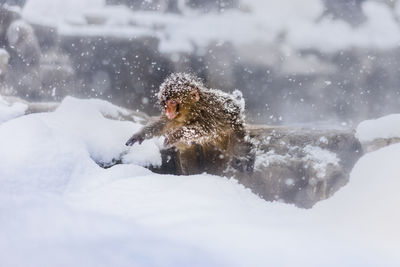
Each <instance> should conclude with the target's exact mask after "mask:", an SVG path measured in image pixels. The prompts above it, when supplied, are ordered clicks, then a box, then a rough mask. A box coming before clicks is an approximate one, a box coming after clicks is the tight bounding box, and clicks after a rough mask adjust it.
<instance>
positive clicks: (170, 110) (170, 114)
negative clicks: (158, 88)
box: [165, 99, 179, 120]
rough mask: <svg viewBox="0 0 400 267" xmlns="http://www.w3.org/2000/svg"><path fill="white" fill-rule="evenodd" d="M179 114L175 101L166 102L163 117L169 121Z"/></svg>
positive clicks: (177, 103)
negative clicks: (165, 116)
mask: <svg viewBox="0 0 400 267" xmlns="http://www.w3.org/2000/svg"><path fill="white" fill-rule="evenodd" d="M178 114H179V102H178V100H175V99H169V100H167V103H166V107H165V115H167V118H168V119H170V120H173V119H175V118H176V117H177V116H178Z"/></svg>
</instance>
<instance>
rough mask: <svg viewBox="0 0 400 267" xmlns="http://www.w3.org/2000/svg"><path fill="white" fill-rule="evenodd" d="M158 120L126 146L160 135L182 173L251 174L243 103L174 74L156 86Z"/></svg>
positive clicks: (238, 97)
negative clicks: (169, 148)
mask: <svg viewBox="0 0 400 267" xmlns="http://www.w3.org/2000/svg"><path fill="white" fill-rule="evenodd" d="M157 96H158V103H159V105H160V107H161V116H160V117H158V118H157V119H156V120H154V121H153V122H151V123H149V124H148V125H146V126H144V128H143V129H142V130H141V131H139V132H138V133H136V134H134V135H133V136H132V137H131V138H130V139H129V140H128V141H127V142H126V145H127V146H131V145H133V144H135V143H138V144H141V143H142V142H143V141H144V140H146V139H150V138H153V137H157V136H164V137H165V139H164V145H165V146H166V147H174V148H175V149H176V151H177V154H178V159H179V163H178V166H180V169H179V170H178V172H179V173H180V174H185V175H186V174H196V173H202V172H208V173H212V174H221V173H225V174H227V175H229V174H230V173H232V172H233V171H241V172H251V171H252V168H253V165H254V154H253V153H252V151H253V146H252V144H251V142H250V140H249V138H248V135H247V132H246V130H245V123H244V115H243V113H244V112H243V110H244V100H243V99H242V95H241V93H240V92H239V91H235V92H234V94H233V95H229V94H227V93H224V92H222V91H220V90H216V89H208V88H206V87H205V86H204V84H203V82H202V80H201V79H199V78H197V77H196V76H194V75H193V74H189V73H173V74H171V75H170V76H169V77H167V78H166V79H165V81H164V82H163V83H162V84H161V85H160V90H159V92H158V95H157Z"/></svg>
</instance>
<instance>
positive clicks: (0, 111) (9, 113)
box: [0, 95, 28, 124]
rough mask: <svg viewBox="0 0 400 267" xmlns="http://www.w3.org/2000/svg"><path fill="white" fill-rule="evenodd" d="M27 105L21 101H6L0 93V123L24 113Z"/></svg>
mask: <svg viewBox="0 0 400 267" xmlns="http://www.w3.org/2000/svg"><path fill="white" fill-rule="evenodd" d="M27 108H28V106H27V105H26V104H23V103H13V104H10V103H8V102H7V101H6V100H5V99H3V98H2V97H1V95H0V124H1V123H3V122H6V121H8V120H11V119H13V118H16V117H19V116H22V115H24V114H25V111H26V109H27Z"/></svg>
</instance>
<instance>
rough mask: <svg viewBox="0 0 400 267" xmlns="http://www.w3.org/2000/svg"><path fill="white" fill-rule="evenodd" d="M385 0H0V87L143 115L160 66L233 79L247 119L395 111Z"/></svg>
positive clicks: (392, 33) (349, 121)
mask: <svg viewBox="0 0 400 267" xmlns="http://www.w3.org/2000/svg"><path fill="white" fill-rule="evenodd" d="M399 45H400V1H397V0H68V1H65V0H27V1H24V0H0V94H2V95H14V96H18V97H22V98H24V99H27V100H30V101H59V100H61V99H62V98H63V97H64V96H66V95H73V96H77V97H84V98H89V97H90V98H91V97H96V98H102V99H106V100H109V101H111V102H112V103H114V104H117V105H122V106H125V107H128V108H130V109H134V110H136V109H137V110H140V111H144V112H147V113H149V114H151V115H155V114H157V113H159V110H158V109H157V107H156V106H155V102H156V99H155V97H154V95H155V92H157V91H158V86H159V85H160V83H161V82H162V81H163V79H164V78H165V77H166V76H167V75H168V74H170V73H171V72H176V71H185V72H193V73H195V74H197V75H198V76H200V77H201V78H203V79H204V81H205V83H206V84H207V85H208V86H209V87H212V88H219V89H222V90H225V91H227V92H231V91H233V90H234V89H239V90H241V91H242V92H243V95H244V97H245V99H246V111H247V118H248V120H249V121H250V122H252V123H267V124H313V125H314V124H323V125H328V126H332V127H336V126H337V127H351V126H354V125H355V124H357V123H358V122H360V121H361V120H364V119H367V118H374V117H378V116H382V115H385V114H389V113H396V112H400V75H399V71H400V46H399Z"/></svg>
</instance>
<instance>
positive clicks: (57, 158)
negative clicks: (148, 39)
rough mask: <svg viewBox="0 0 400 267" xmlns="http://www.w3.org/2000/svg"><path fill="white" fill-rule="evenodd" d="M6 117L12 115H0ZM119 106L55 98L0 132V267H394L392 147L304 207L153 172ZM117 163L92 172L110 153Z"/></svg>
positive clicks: (223, 182)
mask: <svg viewBox="0 0 400 267" xmlns="http://www.w3.org/2000/svg"><path fill="white" fill-rule="evenodd" d="M8 108H9V109H10V110H11V109H12V108H13V107H10V106H8ZM117 110H118V107H116V106H113V105H111V104H110V103H107V102H105V101H99V100H92V99H90V100H77V99H73V98H66V99H65V100H64V101H63V102H62V104H61V105H60V107H59V108H58V109H57V110H56V111H55V112H51V113H40V114H32V115H27V116H23V117H18V118H14V117H15V116H9V120H8V121H7V122H4V123H2V124H1V125H0V148H1V149H0V159H1V161H0V225H1V227H0V251H1V257H0V265H1V266H26V265H27V264H29V265H30V266H71V265H74V266H111V265H113V266H265V265H271V266H294V265H296V266H321V265H324V266H338V265H340V266H398V265H399V264H400V256H399V255H398V249H399V240H400V231H399V229H398V225H399V223H400V215H399V213H398V212H397V206H398V205H399V204H400V196H399V194H398V193H397V188H398V187H399V185H400V179H399V175H400V165H399V164H398V160H397V159H398V157H399V155H400V144H399V145H392V146H389V147H386V148H383V149H381V150H378V151H376V152H373V153H370V154H367V155H365V156H364V157H363V158H361V160H360V161H359V162H358V163H357V165H356V166H355V167H354V169H353V171H352V174H351V178H350V182H349V184H348V185H347V186H345V187H344V188H343V189H342V190H340V191H339V192H338V193H336V194H335V195H334V196H333V197H332V198H330V199H328V200H326V201H322V202H320V203H318V204H317V205H316V206H315V207H314V208H313V209H311V210H302V209H298V208H295V207H294V206H291V205H286V204H282V203H279V202H273V203H269V202H265V201H263V200H261V199H260V198H259V197H257V196H256V195H254V194H252V193H251V192H250V190H248V189H245V188H244V187H243V186H241V185H239V184H238V183H237V182H236V181H235V180H232V179H227V178H224V177H218V176H211V175H207V174H202V175H194V176H172V175H159V174H154V173H152V172H150V171H149V170H147V169H145V168H144V167H142V166H143V165H146V164H148V163H151V164H158V163H159V162H160V158H159V152H158V151H159V148H158V146H157V142H156V141H152V140H150V141H147V144H144V145H142V146H137V145H135V146H133V147H132V148H130V149H129V150H128V148H126V147H125V146H124V142H125V141H126V139H127V138H128V137H129V136H130V134H131V133H132V132H134V131H136V130H138V129H139V127H141V126H140V125H139V124H136V123H132V122H126V121H125V122H123V121H115V120H110V119H107V118H105V117H104V116H103V114H107V113H112V112H117ZM121 153H122V154H124V155H126V157H127V158H128V155H131V156H132V155H135V156H132V158H131V160H130V161H129V163H128V161H127V162H126V164H120V165H116V166H114V167H111V168H108V169H103V168H101V167H99V166H98V164H96V163H95V162H108V161H111V160H112V159H113V158H115V157H116V156H118V155H120V154H121Z"/></svg>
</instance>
